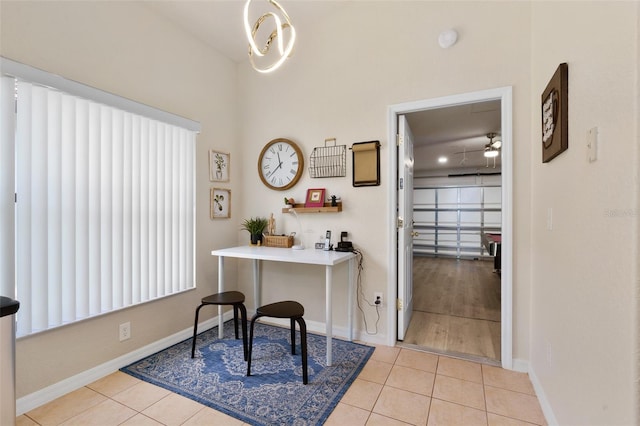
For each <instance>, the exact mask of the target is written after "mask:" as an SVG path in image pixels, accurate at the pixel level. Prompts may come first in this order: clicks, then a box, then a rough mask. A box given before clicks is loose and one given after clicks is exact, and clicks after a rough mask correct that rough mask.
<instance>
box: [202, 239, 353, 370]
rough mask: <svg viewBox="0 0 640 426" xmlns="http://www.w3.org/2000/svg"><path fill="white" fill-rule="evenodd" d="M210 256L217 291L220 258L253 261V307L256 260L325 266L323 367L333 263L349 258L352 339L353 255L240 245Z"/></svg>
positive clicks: (256, 291)
mask: <svg viewBox="0 0 640 426" xmlns="http://www.w3.org/2000/svg"><path fill="white" fill-rule="evenodd" d="M211 254H212V255H213V256H218V291H220V292H222V291H224V258H225V257H235V258H240V259H251V260H252V261H253V262H252V263H253V293H254V299H253V300H254V301H255V305H256V306H255V308H258V307H259V306H260V287H261V276H260V262H259V261H260V260H269V261H272V262H289V263H302V264H308V265H324V266H325V287H326V289H325V291H326V296H325V297H326V303H325V308H326V312H325V324H326V335H327V366H330V365H331V362H332V354H331V339H332V336H333V326H332V314H333V312H332V304H331V290H332V287H333V277H332V271H333V266H334V265H337V264H339V263H342V262H345V261H349V271H348V301H347V304H348V306H347V311H348V312H347V315H348V328H349V340H353V327H352V321H353V319H352V317H353V315H352V314H353V267H354V260H355V255H354V254H353V253H351V252H339V251H323V250H316V249H305V250H293V249H286V248H277V247H258V246H248V245H247V246H240V247H232V248H225V249H220V250H213V251H212V252H211ZM221 310H222V309H221V308H220V310H219V311H218V312H219V321H220V324H219V327H218V332H219V337H220V338H222V337H223V336H222V332H223V330H222V315H221V314H220V313H221Z"/></svg>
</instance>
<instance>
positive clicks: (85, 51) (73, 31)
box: [0, 1, 241, 398]
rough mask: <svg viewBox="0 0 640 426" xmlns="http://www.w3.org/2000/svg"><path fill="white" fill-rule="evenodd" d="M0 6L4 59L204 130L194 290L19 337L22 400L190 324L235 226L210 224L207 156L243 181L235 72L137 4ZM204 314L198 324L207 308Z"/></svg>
mask: <svg viewBox="0 0 640 426" xmlns="http://www.w3.org/2000/svg"><path fill="white" fill-rule="evenodd" d="M0 7H1V9H0V12H1V19H2V21H1V27H2V29H1V31H2V32H1V37H0V39H1V41H2V42H1V51H0V53H1V54H2V55H3V56H5V57H8V58H10V59H13V60H16V61H19V62H23V63H26V64H28V65H31V66H35V67H37V68H41V69H44V70H46V71H49V72H52V73H56V74H59V75H61V76H63V77H66V78H69V79H72V80H76V81H79V82H82V83H85V84H88V85H91V86H95V87H97V88H99V89H102V90H106V91H109V92H112V93H115V94H118V95H121V96H124V97H127V98H130V99H133V100H136V101H138V102H142V103H145V104H148V105H151V106H154V107H156V108H160V109H164V110H166V111H169V112H172V113H175V114H178V115H182V116H184V117H188V118H191V119H193V120H196V121H199V122H200V123H201V124H202V133H201V134H200V135H199V136H198V139H197V140H198V142H197V159H196V163H197V170H196V191H197V206H196V208H197V213H196V234H197V235H196V251H197V253H196V263H197V270H196V282H197V285H198V289H197V290H195V291H190V292H187V293H185V294H181V295H177V296H172V297H169V298H166V299H162V300H160V301H156V302H151V303H147V304H144V305H142V306H139V307H134V308H130V309H125V310H123V311H119V312H116V313H112V314H108V315H105V316H102V317H99V318H96V319H92V320H87V321H83V322H81V323H78V324H74V325H70V326H66V327H62V328H60V329H57V330H53V331H49V332H45V333H41V334H38V335H35V336H31V337H26V338H23V339H20V340H19V341H18V342H17V347H16V368H17V390H16V394H17V397H19V398H20V397H23V396H25V395H27V394H30V393H33V392H35V391H37V390H40V389H42V388H44V387H46V386H49V385H52V384H54V383H57V382H59V381H61V380H63V379H66V378H68V377H71V376H73V375H75V374H78V373H81V372H83V371H85V370H88V369H90V368H93V367H95V366H97V365H100V364H102V363H105V362H107V361H109V360H111V359H113V358H117V357H118V356H121V355H123V354H126V353H128V352H131V351H133V350H136V349H138V348H141V347H143V346H145V345H148V344H150V343H151V342H155V341H157V340H160V339H162V338H164V337H167V336H169V335H171V334H173V333H176V332H178V331H181V330H184V329H187V328H189V327H190V326H192V324H193V313H194V309H195V307H196V306H197V305H198V303H199V300H200V298H202V297H203V296H204V295H206V294H210V293H212V292H213V289H216V288H217V287H216V283H217V264H216V262H215V260H214V259H212V257H211V255H210V252H211V249H213V248H219V247H223V246H227V245H233V244H235V242H236V237H237V235H236V232H235V229H237V219H235V218H234V219H231V220H216V221H212V220H210V219H209V188H210V187H211V186H213V185H211V184H210V182H209V177H208V176H209V175H208V157H207V151H208V150H209V149H211V148H216V149H219V150H222V151H226V152H230V153H231V158H232V161H233V162H234V164H233V166H235V167H232V169H231V173H232V176H231V181H230V183H229V184H226V185H224V187H228V188H231V189H232V190H235V189H236V186H235V185H236V183H237V182H239V181H240V179H239V176H240V174H241V167H237V166H239V165H240V164H241V161H238V160H240V157H241V156H240V155H239V151H238V149H237V144H236V140H237V138H236V128H235V123H236V122H237V118H236V114H237V109H236V108H237V103H236V100H235V95H236V66H235V64H233V63H232V62H230V61H229V60H227V59H225V58H223V57H221V56H219V55H218V54H216V53H215V52H213V51H212V50H211V49H209V48H207V47H206V46H205V45H203V44H201V43H199V42H196V41H195V40H194V39H192V38H190V37H189V36H186V35H185V34H184V33H183V32H181V31H179V30H177V29H176V28H173V27H172V26H171V25H170V24H168V22H166V21H164V20H162V19H160V18H157V17H156V16H155V15H154V14H152V13H151V12H149V11H148V10H147V8H146V7H144V6H142V5H141V3H135V2H110V3H106V2H9V1H2V2H1V3H0ZM212 76H214V77H212ZM235 161H237V163H236V162H235ZM236 218H237V216H236ZM234 279H235V274H233V273H231V275H230V280H234ZM168 312H171V315H167V313H168ZM203 313H204V314H205V316H204V317H203V319H204V318H207V316H210V314H212V313H213V310H212V312H206V313H205V312H204V311H203ZM126 321H131V327H132V338H131V339H130V340H128V341H126V342H122V343H120V342H119V341H118V325H119V324H120V323H122V322H126Z"/></svg>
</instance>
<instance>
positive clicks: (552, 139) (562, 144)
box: [541, 63, 569, 163]
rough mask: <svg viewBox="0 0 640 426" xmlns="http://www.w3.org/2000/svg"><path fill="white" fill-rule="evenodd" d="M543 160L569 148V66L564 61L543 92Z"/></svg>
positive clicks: (547, 160)
mask: <svg viewBox="0 0 640 426" xmlns="http://www.w3.org/2000/svg"><path fill="white" fill-rule="evenodd" d="M541 102H542V162H543V163H548V162H549V161H551V160H553V159H554V158H556V157H557V156H558V155H560V154H562V153H563V152H564V151H566V150H567V149H568V148H569V66H568V65H567V64H566V63H562V64H560V65H559V66H558V68H557V69H556V72H555V73H554V74H553V77H551V80H550V81H549V84H547V87H546V88H545V89H544V92H542V101H541Z"/></svg>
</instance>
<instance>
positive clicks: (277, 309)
mask: <svg viewBox="0 0 640 426" xmlns="http://www.w3.org/2000/svg"><path fill="white" fill-rule="evenodd" d="M303 315H304V306H302V305H301V304H300V303H298V302H294V301H292V300H287V301H284V302H276V303H271V304H269V305H264V306H260V307H259V308H258V309H256V314H255V315H254V316H253V318H251V327H250V329H249V330H250V331H249V356H248V359H247V361H248V362H247V376H250V375H251V349H252V347H253V326H254V324H255V322H256V320H257V319H258V318H260V317H272V318H289V319H290V320H291V354H292V355H295V354H296V326H295V324H296V322H297V323H298V326H299V327H300V346H301V347H302V383H304V384H305V385H306V384H307V382H308V381H309V379H308V374H307V324H306V323H305V321H304V318H302V316H303Z"/></svg>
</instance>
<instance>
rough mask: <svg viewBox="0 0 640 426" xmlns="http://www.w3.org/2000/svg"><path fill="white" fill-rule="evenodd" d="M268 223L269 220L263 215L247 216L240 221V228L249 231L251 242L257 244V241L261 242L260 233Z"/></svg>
mask: <svg viewBox="0 0 640 426" xmlns="http://www.w3.org/2000/svg"><path fill="white" fill-rule="evenodd" d="M268 224H269V221H268V220H267V219H266V218H264V217H256V218H249V219H245V220H244V221H243V222H242V228H241V229H243V230H245V231H247V232H249V235H251V244H258V241H260V243H262V233H263V232H264V229H265V228H266V227H267V225H268Z"/></svg>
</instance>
